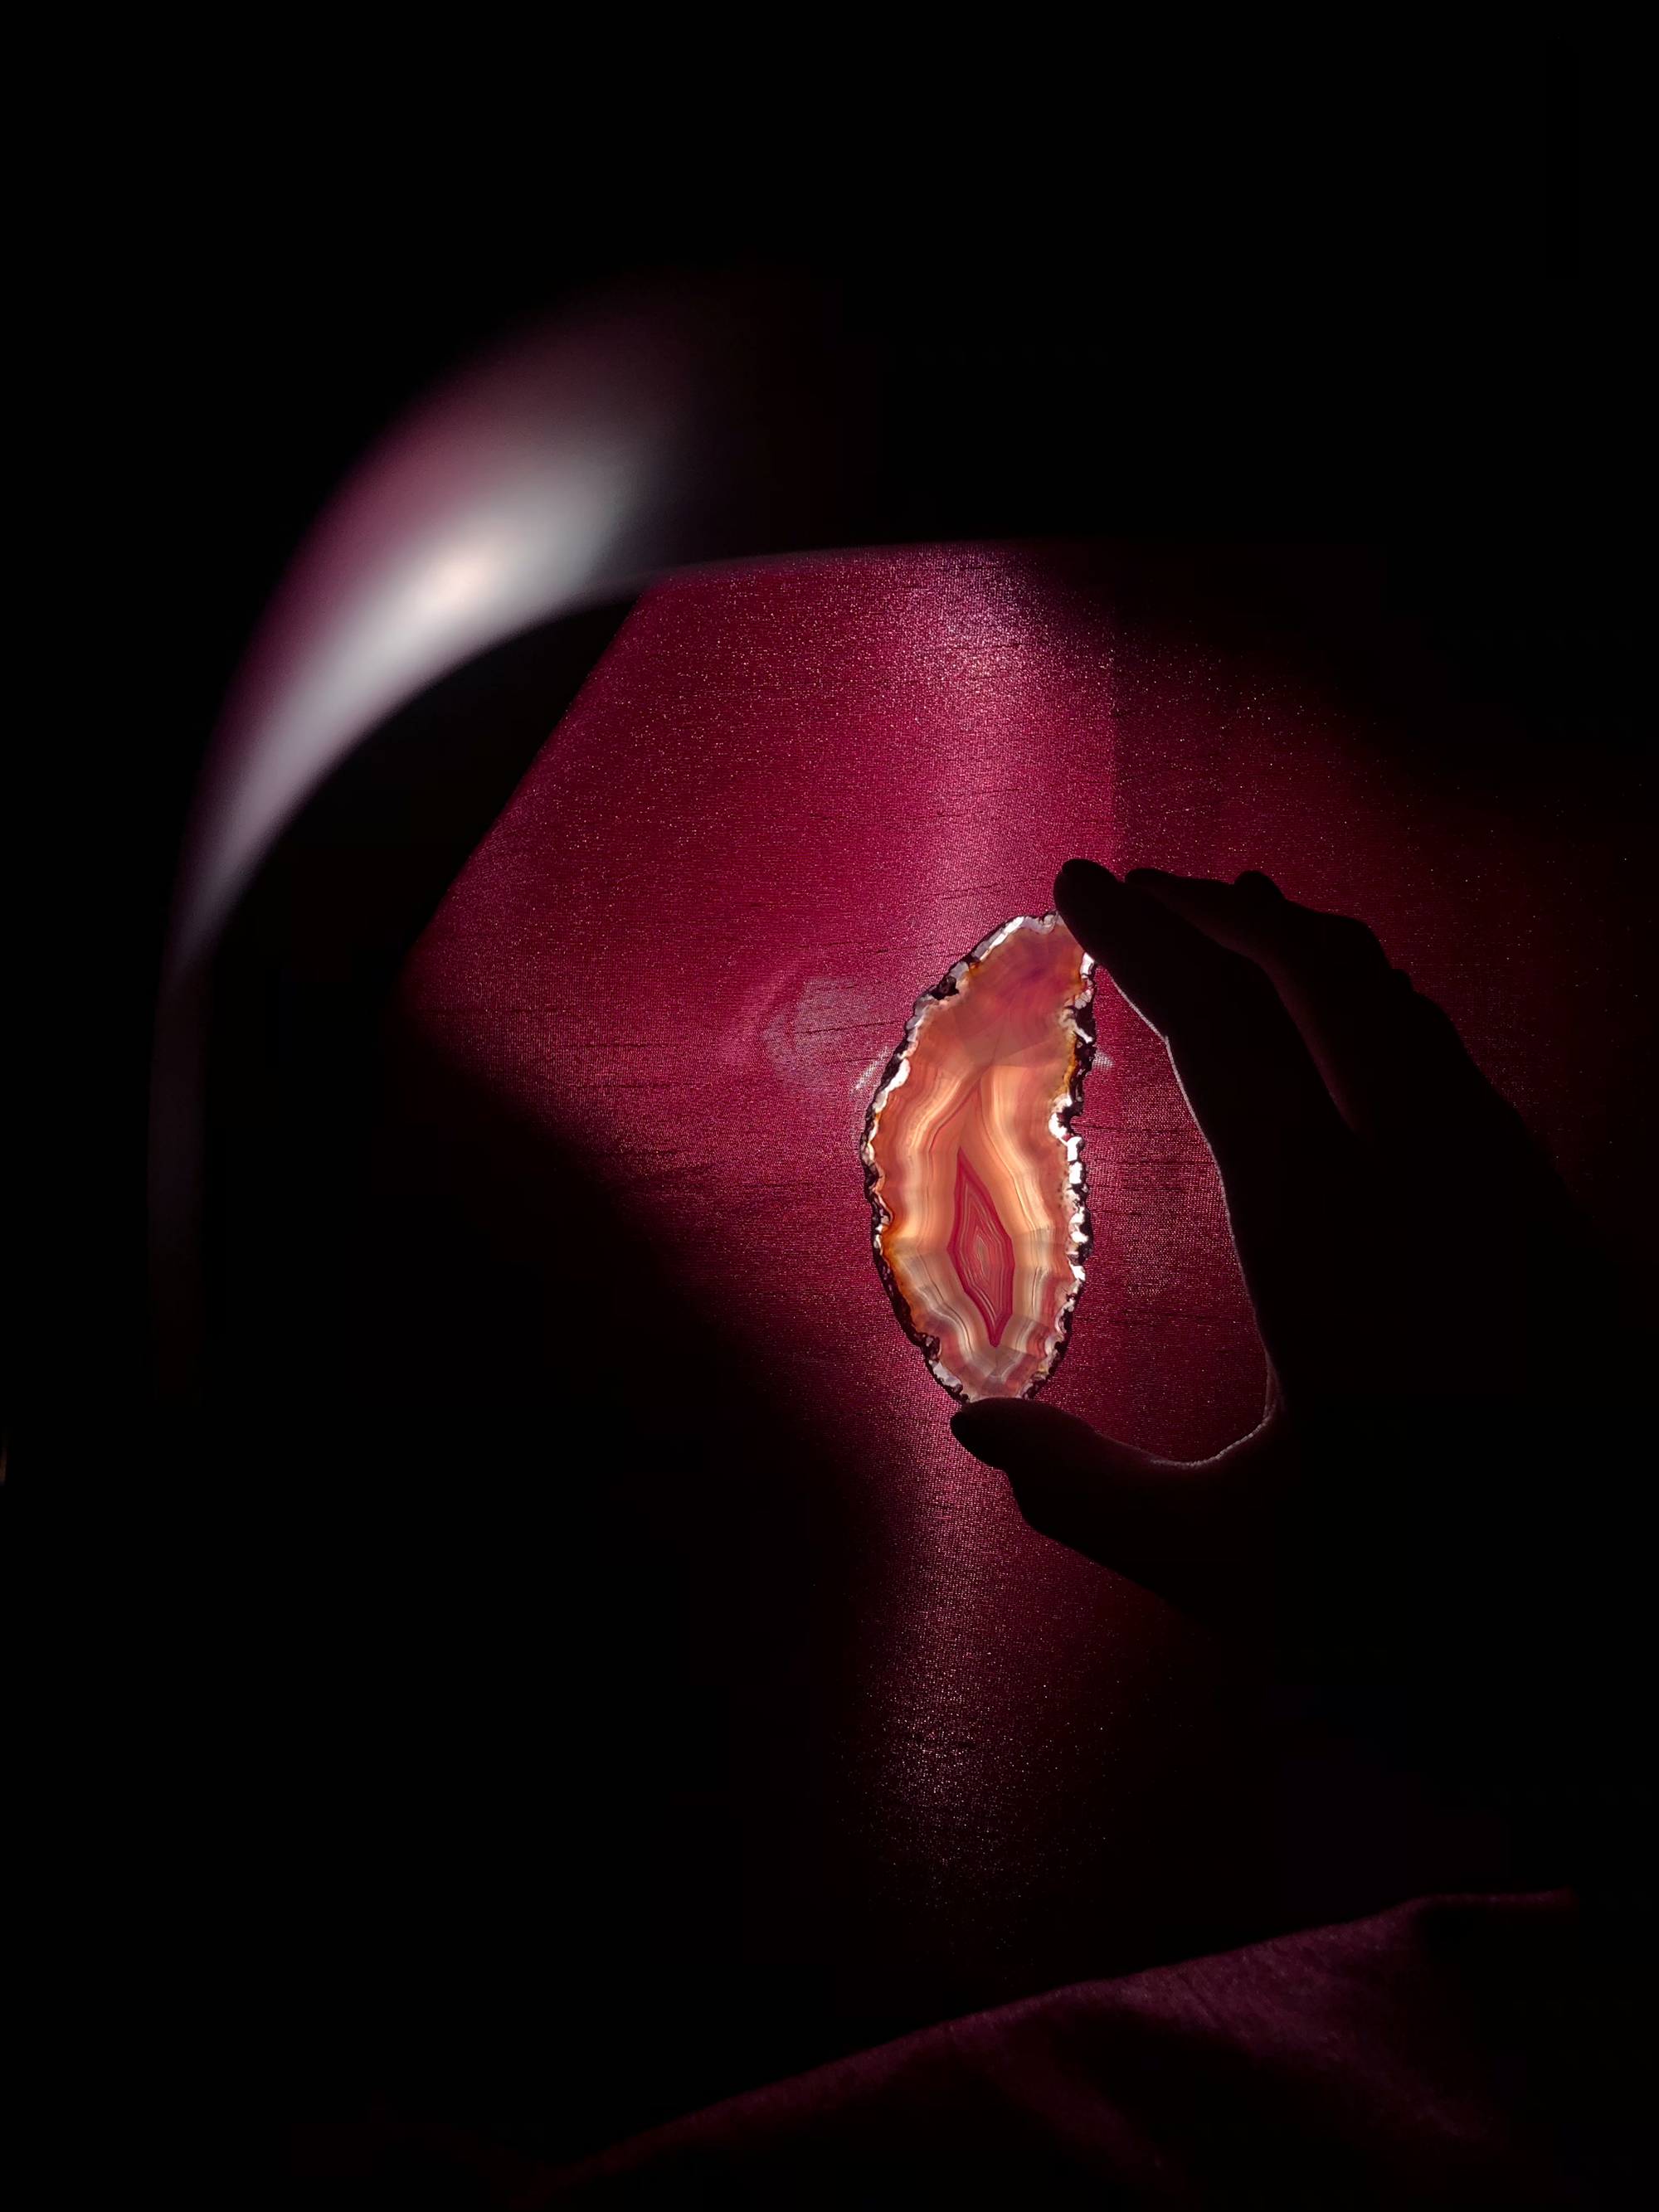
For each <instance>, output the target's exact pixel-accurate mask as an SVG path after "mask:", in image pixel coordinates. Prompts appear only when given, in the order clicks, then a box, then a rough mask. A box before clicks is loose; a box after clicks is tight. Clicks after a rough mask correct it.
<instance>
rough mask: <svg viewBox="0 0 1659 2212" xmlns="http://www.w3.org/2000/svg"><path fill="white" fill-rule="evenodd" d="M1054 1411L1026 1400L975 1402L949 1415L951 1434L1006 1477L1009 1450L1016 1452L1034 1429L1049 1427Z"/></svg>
mask: <svg viewBox="0 0 1659 2212" xmlns="http://www.w3.org/2000/svg"><path fill="white" fill-rule="evenodd" d="M1054 1410H1055V1409H1054V1407H1052V1406H1038V1405H1034V1404H1033V1403H1032V1401H1031V1400H1030V1399H1029V1398H975V1400H974V1401H973V1402H972V1403H971V1404H970V1405H967V1406H959V1407H957V1410H956V1412H955V1413H952V1414H951V1434H952V1435H953V1436H954V1437H956V1440H957V1443H959V1444H961V1445H963V1447H964V1448H965V1449H967V1450H969V1451H970V1452H972V1454H973V1455H974V1457H975V1459H979V1460H983V1461H985V1462H986V1463H987V1465H989V1466H992V1467H1000V1468H1003V1471H1004V1473H1005V1474H1006V1471H1007V1470H1006V1464H1005V1462H1006V1456H1007V1454H1008V1451H1009V1449H1011V1448H1013V1449H1018V1444H1019V1443H1020V1442H1021V1440H1022V1439H1023V1438H1024V1437H1026V1436H1028V1435H1029V1434H1030V1431H1031V1429H1032V1428H1033V1427H1034V1426H1036V1427H1042V1426H1043V1425H1047V1424H1048V1423H1050V1422H1051V1420H1052V1418H1053V1415H1054Z"/></svg>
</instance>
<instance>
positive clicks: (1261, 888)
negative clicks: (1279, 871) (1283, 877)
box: [1233, 868, 1285, 903]
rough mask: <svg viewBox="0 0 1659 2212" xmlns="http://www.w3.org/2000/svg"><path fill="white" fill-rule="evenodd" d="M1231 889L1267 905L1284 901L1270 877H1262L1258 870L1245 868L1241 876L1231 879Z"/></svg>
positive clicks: (1282, 894) (1282, 895)
mask: <svg viewBox="0 0 1659 2212" xmlns="http://www.w3.org/2000/svg"><path fill="white" fill-rule="evenodd" d="M1233 889H1234V890H1237V891H1243V892H1244V893H1245V894H1246V895H1247V896H1249V897H1251V898H1255V899H1261V900H1263V901H1265V902H1268V903H1273V902H1279V903H1282V902H1283V901H1284V897H1285V894H1284V892H1283V891H1282V890H1279V885H1278V884H1276V883H1275V882H1274V881H1273V878H1272V877H1271V876H1267V875H1263V873H1262V872H1261V869H1260V868H1246V869H1245V870H1244V872H1243V874H1242V875H1237V876H1235V877H1234V878H1233Z"/></svg>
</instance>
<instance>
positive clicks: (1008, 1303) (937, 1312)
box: [862, 914, 1094, 1399]
mask: <svg viewBox="0 0 1659 2212" xmlns="http://www.w3.org/2000/svg"><path fill="white" fill-rule="evenodd" d="M1092 969H1093V963H1092V962H1091V960H1090V958H1089V957H1088V955H1087V954H1086V953H1085V951H1083V949H1082V947H1081V946H1080V945H1079V943H1078V941H1077V939H1075V938H1074V937H1073V935H1072V933H1071V932H1070V931H1069V930H1068V929H1067V928H1066V925H1065V923H1064V922H1063V921H1061V920H1060V917H1059V915H1054V914H1048V915H1042V916H1041V917H1033V916H1031V915H1017V916H1016V917H1015V919H1014V920H1013V921H1009V922H1005V923H1004V924H1003V926H1002V927H1001V928H1000V929H997V930H994V931H993V932H992V933H991V934H990V936H989V937H987V938H986V939H985V940H984V941H983V943H981V944H979V945H975V947H974V949H973V951H971V952H970V953H969V954H968V955H967V957H965V958H964V959H962V960H958V961H957V963H956V965H955V967H954V968H952V969H951V971H950V973H949V974H948V975H946V976H945V979H944V981H942V982H940V983H939V984H937V985H936V986H935V987H934V988H933V990H931V991H927V992H925V993H924V994H922V996H921V998H920V999H918V1000H917V1001H916V1004H915V1012H913V1013H912V1015H911V1017H910V1021H909V1025H908V1028H907V1029H906V1030H905V1032H904V1037H903V1041H902V1042H901V1044H900V1046H899V1048H898V1050H897V1051H896V1053H895V1054H893V1057H892V1058H891V1060H889V1062H888V1063H887V1066H886V1067H885V1069H884V1071H883V1073H882V1078H881V1081H880V1083H879V1084H878V1085H877V1088H876V1095H875V1097H873V1098H872V1101H871V1102H870V1111H869V1114H868V1115H867V1116H866V1121H865V1125H864V1140H863V1146H862V1158H863V1161H864V1173H865V1181H866V1185H867V1187H868V1189H869V1194H870V1204H871V1207H872V1212H873V1213H874V1217H875V1220H874V1242H875V1253H876V1264H877V1266H878V1267H879V1268H880V1270H881V1275H882V1279H883V1281H884V1283H885V1284H886V1285H887V1289H888V1291H889V1294H890V1297H891V1298H892V1301H893V1306H894V1310H895V1311H896V1313H897V1315H898V1317H899V1319H900V1321H901V1322H902V1323H903V1325H904V1327H905V1329H906V1330H907V1331H908V1334H909V1335H910V1336H911V1338H912V1339H913V1340H915V1342H916V1343H917V1344H919V1345H920V1346H921V1350H922V1352H923V1353H924V1355H925V1356H926V1358H927V1364H928V1366H929V1367H930V1368H931V1369H932V1370H933V1374H934V1375H935V1376H937V1378H938V1379H939V1382H940V1383H943V1384H944V1386H945V1389H947V1390H949V1391H950V1392H951V1394H952V1395H954V1396H956V1397H958V1398H963V1399H974V1398H1023V1397H1026V1396H1028V1395H1030V1393H1031V1392H1032V1391H1033V1390H1035V1389H1037V1388H1038V1386H1039V1385H1040V1384H1041V1383H1045V1382H1046V1381H1047V1380H1048V1376H1050V1375H1051V1374H1053V1372H1054V1367H1055V1365H1056V1364H1057V1363H1058V1361H1059V1359H1060V1354H1061V1353H1062V1352H1064V1350H1065V1348H1066V1334H1067V1332H1068V1330H1069V1328H1070V1326H1071V1319H1072V1310H1073V1307H1074V1306H1075V1304H1076V1303H1077V1297H1078V1292H1079V1290H1080V1289H1081V1287H1082V1284H1083V1259H1084V1255H1085V1252H1086V1251H1087V1249H1088V1243H1089V1225H1088V1215H1087V1212H1086V1210H1085V1190H1084V1176H1083V1161H1082V1158H1081V1144H1080V1140H1079V1139H1078V1138H1076V1137H1074V1136H1073V1135H1072V1134H1071V1121H1072V1116H1073V1114H1074V1113H1075V1112H1076V1110H1077V1109H1078V1106H1079V1103H1081V1098H1082V1088H1083V1079H1084V1076H1085V1074H1086V1073H1087V1072H1088V1068H1089V1065H1090V1061H1091V1058H1092V1055H1093V1049H1094V1040H1093V1035H1092V1032H1091V1029H1090V1027H1089V1021H1088V1006H1089V1000H1090V998H1091V992H1092V981H1091V975H1092Z"/></svg>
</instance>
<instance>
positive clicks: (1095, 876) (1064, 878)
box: [1054, 859, 1118, 898]
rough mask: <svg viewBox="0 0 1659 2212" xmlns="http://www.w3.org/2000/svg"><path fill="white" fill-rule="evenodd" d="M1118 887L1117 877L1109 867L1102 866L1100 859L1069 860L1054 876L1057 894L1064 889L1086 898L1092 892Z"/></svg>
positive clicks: (1075, 895) (1112, 889) (1113, 889)
mask: <svg viewBox="0 0 1659 2212" xmlns="http://www.w3.org/2000/svg"><path fill="white" fill-rule="evenodd" d="M1117 888H1118V881H1117V878H1116V877H1115V875H1114V874H1113V873H1112V872H1111V870H1110V869H1109V868H1103V867H1102V866H1101V865H1100V862H1099V861H1098V860H1081V859H1074V860H1067V861H1066V863H1065V865H1064V866H1062V867H1061V869H1060V872H1059V874H1058V875H1057V876H1056V877H1055V878H1054V892H1055V896H1059V894H1060V892H1062V891H1069V892H1070V893H1071V894H1072V896H1073V897H1077V896H1083V897H1085V898H1086V897H1088V896H1091V894H1098V893H1101V892H1107V891H1115V890H1116V889H1117Z"/></svg>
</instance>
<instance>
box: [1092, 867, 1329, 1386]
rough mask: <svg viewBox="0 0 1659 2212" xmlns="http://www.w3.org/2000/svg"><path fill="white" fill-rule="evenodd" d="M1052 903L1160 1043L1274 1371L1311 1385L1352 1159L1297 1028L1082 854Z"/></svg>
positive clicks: (1238, 957) (1268, 985)
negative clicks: (1216, 1184)
mask: <svg viewBox="0 0 1659 2212" xmlns="http://www.w3.org/2000/svg"><path fill="white" fill-rule="evenodd" d="M1054 903H1055V905H1056V906H1057V907H1058V908H1059V909H1060V914H1061V915H1062V916H1063V917H1064V919H1065V921H1066V926H1067V927H1068V928H1069V929H1070V930H1071V931H1072V933H1073V936H1075V937H1076V938H1077V939H1078V941H1079V944H1081V945H1083V946H1084V948H1085V951H1088V952H1090V953H1091V954H1092V956H1093V957H1094V958H1095V959H1096V960H1097V961H1098V962H1099V963H1100V965H1101V966H1102V967H1103V969H1105V970H1106V972H1107V974H1108V975H1109V976H1110V977H1111V979H1112V981H1113V982H1114V983H1115V985H1116V986H1117V987H1118V989H1119V990H1120V991H1121V994H1123V996H1124V997H1125V998H1126V999H1127V1000H1128V1002H1129V1004H1130V1005H1131V1006H1133V1007H1134V1009H1135V1011H1136V1012H1138V1013H1139V1015H1140V1016H1141V1018H1143V1020H1145V1021H1146V1022H1147V1023H1149V1024H1151V1026H1152V1028H1153V1029H1155V1030H1157V1031H1158V1034H1159V1035H1160V1036H1162V1037H1163V1038H1164V1041H1165V1042H1166V1044H1167V1045H1168V1048H1169V1052H1170V1061H1171V1064H1172V1065H1173V1066H1174V1068H1175V1072H1176V1079H1177V1080H1178V1081H1179V1083H1180V1085H1181V1088H1182V1092H1183V1094H1184V1095H1185V1097H1186V1099H1187V1103H1188V1105H1189V1106H1190V1108H1191V1109H1192V1112H1193V1117H1194V1120H1195V1121H1197V1123H1198V1126H1199V1128H1200V1131H1201V1132H1202V1133H1203V1135H1204V1138H1205V1140H1206V1143H1207V1144H1208V1146H1209V1147H1210V1150H1211V1152H1212V1154H1213V1156H1214V1158H1215V1162H1216V1165H1217V1168H1218V1170H1219V1172H1220V1176H1221V1183H1222V1188H1223V1191H1224V1193H1225V1197H1226V1201H1227V1214H1228V1219H1229V1223H1230V1225H1231V1229H1232V1233H1233V1241H1234V1243H1235V1245H1236V1246H1237V1250H1238V1257H1239V1263H1240V1265H1241V1267H1243V1273H1244V1280H1245V1284H1246V1285H1247V1287H1248V1289H1249V1293H1250V1297H1251V1302H1252V1304H1254V1306H1255V1313H1256V1319H1257V1322H1258V1324H1259V1326H1260V1328H1261V1334H1262V1338H1263V1340H1264V1341H1265V1343H1266V1344H1267V1352H1268V1356H1269V1358H1271V1359H1272V1361H1273V1367H1274V1370H1275V1371H1276V1372H1277V1373H1278V1374H1279V1376H1280V1378H1281V1380H1283V1381H1284V1382H1285V1383H1286V1385H1287V1387H1289V1388H1291V1389H1292V1390H1297V1389H1306V1388H1310V1387H1312V1388H1318V1387H1319V1385H1320V1383H1322V1381H1324V1380H1325V1379H1326V1378H1328V1377H1329V1376H1331V1375H1332V1374H1334V1373H1335V1372H1337V1371H1345V1370H1346V1365H1347V1364H1348V1350H1347V1346H1348V1340H1349V1339H1350V1338H1351V1335H1352V1316H1351V1314H1350V1312H1349V1305H1350V1291H1351V1287H1352V1286H1351V1284H1350V1283H1349V1282H1348V1280H1347V1278H1348V1276H1349V1274H1350V1273H1351V1270H1350V1267H1349V1265H1348V1254H1347V1245H1348V1243H1349V1241H1350V1240H1351V1238H1352V1233H1353V1214H1354V1211H1355V1207H1356V1205H1357V1186H1358V1180H1359V1176H1360V1173H1361V1167H1362V1163H1361V1158H1360V1155H1359V1152H1358V1143H1357V1140H1356V1139H1355V1138H1354V1136H1353V1133H1352V1131H1351V1130H1350V1129H1349V1127H1348V1126H1347V1124H1346V1122H1345V1121H1343V1119H1342V1117H1341V1115H1340V1114H1339V1113H1338V1111H1337V1109H1336V1108H1335V1106H1334V1104H1333V1103H1332V1101H1331V1096H1330V1093H1329V1091H1328V1090H1327V1089H1326V1087H1325V1084H1324V1082H1323V1079H1322V1077H1321V1075H1320V1073H1319V1071H1318V1068H1317V1067H1316V1066H1315V1064H1314V1061H1313V1059H1312V1057H1311V1055H1310V1053H1309V1051H1308V1048H1307V1045H1306V1044H1305V1042H1304V1040H1303V1038H1302V1036H1301V1034H1300V1032H1299V1031H1298V1030H1297V1026H1296V1024H1295V1023H1294V1022H1293V1021H1292V1020H1291V1017H1290V1015H1289V1013H1288V1012H1286V1010H1285V1005H1284V1002H1283V1000H1281V999H1280V997H1279V994H1278V992H1277V991H1276V990H1275V989H1274V987H1273V983H1272V982H1271V981H1270V980H1269V978H1268V977H1267V975H1266V973H1265V972H1264V971H1263V970H1262V969H1261V968H1260V967H1258V966H1257V965H1256V963H1255V962H1254V961H1252V960H1249V959H1247V958H1245V957H1243V955H1242V954H1239V953H1237V952H1232V951H1228V950H1227V949H1226V948H1225V947H1224V946H1222V945H1218V944H1217V943H1215V941H1214V940H1213V939H1212V938H1210V937H1208V936H1206V934H1205V933H1204V932H1203V931H1202V930H1200V929H1196V928H1194V927H1193V926H1192V924H1191V923H1189V922H1188V921H1184V920H1183V919H1182V917H1181V916H1180V915H1177V914H1175V913H1173V912H1171V911H1170V908H1168V907H1166V906H1164V905H1163V904H1162V903H1161V902H1159V901H1158V900H1157V899H1155V898H1152V897H1150V896H1146V895H1145V894H1143V893H1141V892H1139V891H1136V890H1131V889H1127V888H1126V887H1125V886H1124V885H1123V884H1120V883H1119V882H1118V881H1117V880H1116V878H1115V877H1113V876H1112V875H1111V874H1110V873H1109V871H1108V870H1106V869H1104V868H1101V867H1098V866H1096V865H1095V864H1094V862H1092V861H1089V860H1068V861H1067V862H1066V866H1065V867H1063V868H1062V869H1061V870H1060V874H1059V876H1058V877H1057V878H1055V882H1054Z"/></svg>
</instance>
